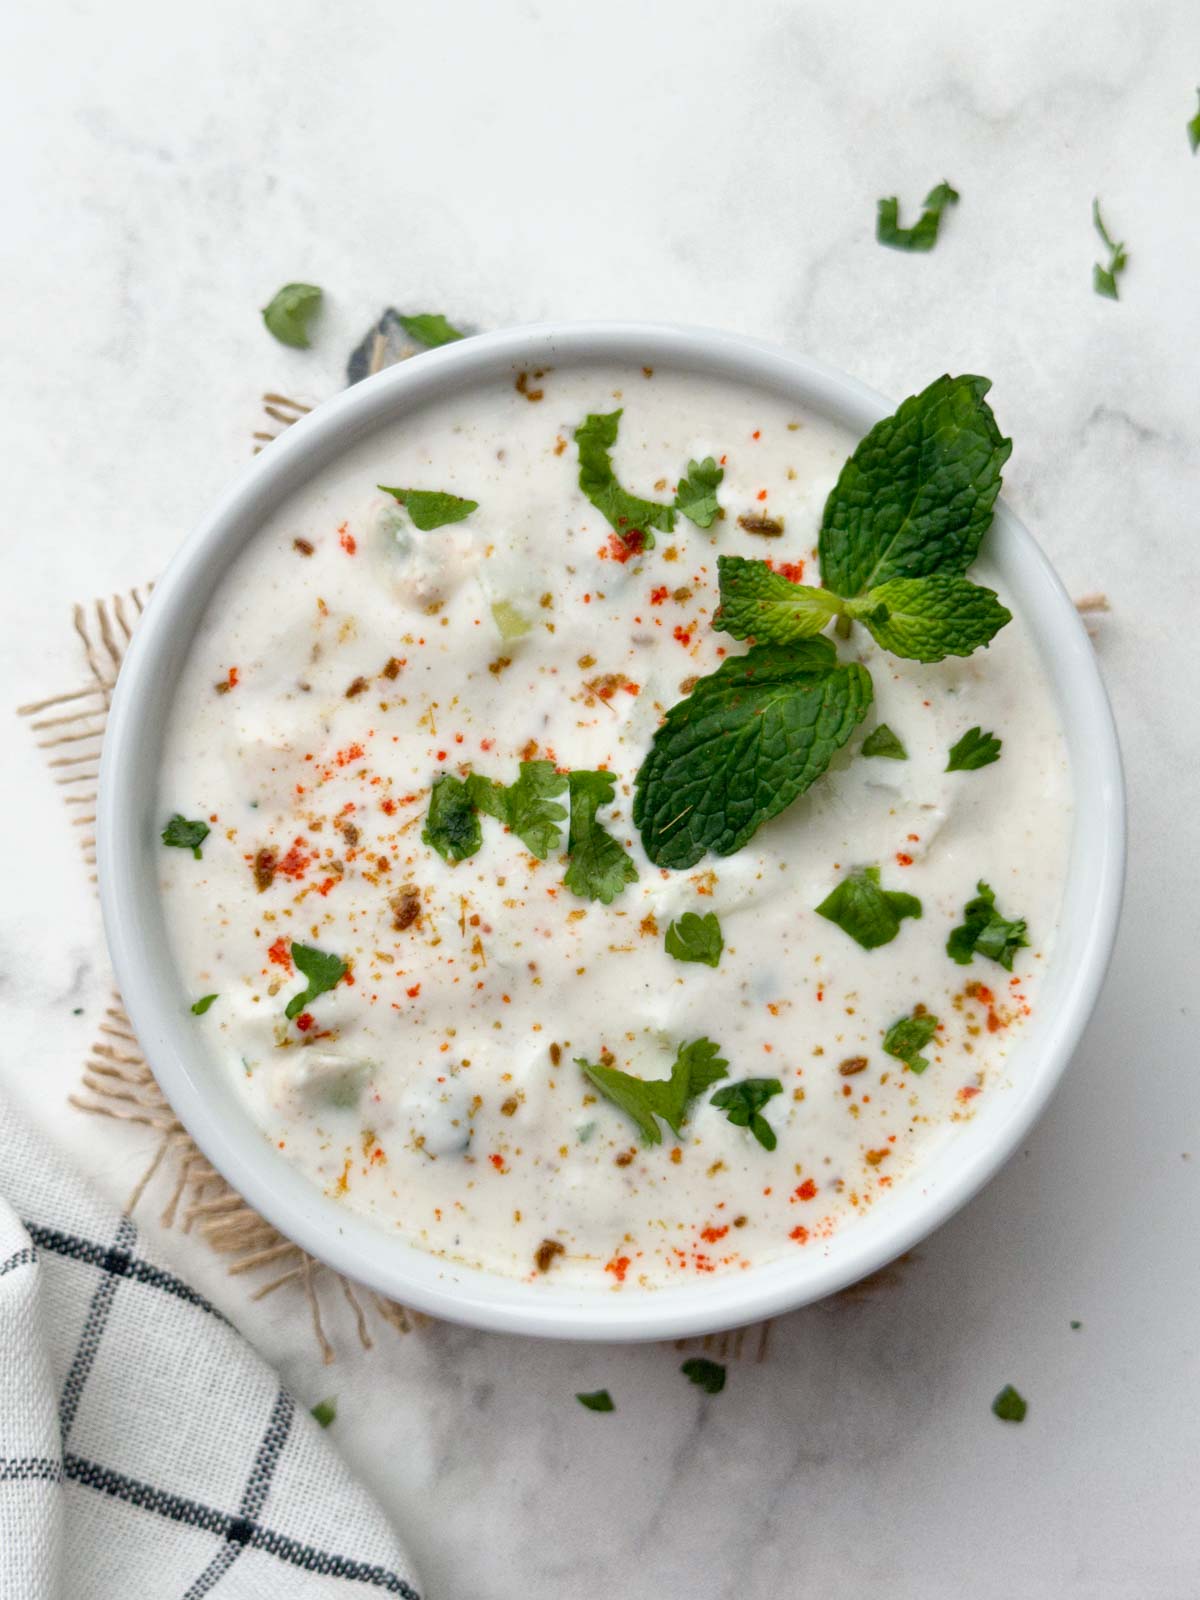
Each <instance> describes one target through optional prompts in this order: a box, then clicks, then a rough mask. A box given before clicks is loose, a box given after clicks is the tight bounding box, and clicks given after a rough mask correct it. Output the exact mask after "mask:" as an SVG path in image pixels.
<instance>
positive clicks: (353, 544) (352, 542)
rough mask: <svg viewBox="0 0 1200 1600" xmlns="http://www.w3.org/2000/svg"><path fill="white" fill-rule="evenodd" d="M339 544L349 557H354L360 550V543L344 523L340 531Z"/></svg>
mask: <svg viewBox="0 0 1200 1600" xmlns="http://www.w3.org/2000/svg"><path fill="white" fill-rule="evenodd" d="M338 543H339V544H340V545H341V547H342V549H343V550H344V551H345V552H346V554H347V555H348V556H352V555H353V554H354V552H355V551H356V550H357V549H358V541H357V540H356V539H355V537H354V535H353V534H352V533H351V532H350V529H349V526H348V525H347V524H346V523H344V522H343V523H342V525H341V527H340V528H339V529H338Z"/></svg>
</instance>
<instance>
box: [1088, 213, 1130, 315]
mask: <svg viewBox="0 0 1200 1600" xmlns="http://www.w3.org/2000/svg"><path fill="white" fill-rule="evenodd" d="M1092 222H1093V223H1094V225H1095V228H1096V232H1097V233H1098V234H1099V235H1100V237H1101V239H1102V240H1103V241H1104V247H1105V249H1106V250H1107V251H1108V266H1107V267H1102V266H1101V265H1100V263H1099V262H1098V261H1097V262H1096V264H1095V266H1094V267H1093V268H1092V288H1093V289H1094V290H1095V291H1096V293H1097V294H1099V295H1103V296H1104V298H1105V299H1106V300H1118V299H1120V296H1119V294H1118V293H1117V279H1118V277H1119V276H1120V275H1121V273H1122V272H1124V271H1125V268H1126V267H1127V266H1128V264H1129V253H1128V251H1127V250H1126V249H1125V246H1124V245H1123V244H1117V243H1116V242H1115V241H1114V240H1113V239H1111V238H1109V234H1108V229H1107V228H1106V227H1105V226H1104V219H1103V218H1102V217H1101V215H1100V202H1099V200H1093V201H1092Z"/></svg>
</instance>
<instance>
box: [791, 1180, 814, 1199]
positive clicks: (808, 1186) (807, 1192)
mask: <svg viewBox="0 0 1200 1600" xmlns="http://www.w3.org/2000/svg"><path fill="white" fill-rule="evenodd" d="M816 1198H817V1186H816V1184H815V1182H814V1181H813V1179H812V1178H805V1180H804V1182H803V1183H802V1184H801V1185H800V1187H799V1188H798V1189H797V1190H796V1192H795V1193H794V1194H793V1195H792V1199H793V1200H815V1199H816Z"/></svg>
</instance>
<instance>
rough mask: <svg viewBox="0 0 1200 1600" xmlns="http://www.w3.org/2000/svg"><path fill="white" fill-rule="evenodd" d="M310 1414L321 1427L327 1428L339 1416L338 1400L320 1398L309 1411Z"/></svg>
mask: <svg viewBox="0 0 1200 1600" xmlns="http://www.w3.org/2000/svg"><path fill="white" fill-rule="evenodd" d="M309 1416H310V1417H311V1418H312V1419H313V1421H314V1422H315V1423H316V1424H317V1426H318V1427H319V1428H327V1427H328V1426H329V1424H330V1423H331V1422H333V1421H335V1420H336V1418H337V1401H336V1400H318V1401H317V1403H316V1405H315V1406H314V1407H313V1408H312V1410H311V1411H310V1412H309Z"/></svg>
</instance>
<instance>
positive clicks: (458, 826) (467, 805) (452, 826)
mask: <svg viewBox="0 0 1200 1600" xmlns="http://www.w3.org/2000/svg"><path fill="white" fill-rule="evenodd" d="M421 838H422V839H423V840H424V841H425V843H426V844H427V845H429V846H430V848H431V849H433V850H436V851H437V853H438V855H440V856H441V858H442V860H443V861H448V862H449V864H450V865H451V866H452V867H453V866H456V865H457V864H458V862H460V861H465V860H466V859H467V857H468V856H473V855H474V854H475V852H476V850H478V849H479V846H480V845H481V844H482V843H483V830H482V829H481V828H480V826H479V818H478V817H477V816H476V815H475V804H474V801H473V800H472V797H471V792H470V790H469V789H468V787H467V785H466V784H465V783H464V782H463V781H462V779H461V778H456V777H455V775H454V774H453V773H452V772H443V773H441V774H440V775H439V776H438V777H436V778H435V779H434V781H433V788H432V789H431V790H430V791H429V815H428V816H427V817H426V818H425V826H424V827H423V828H422V829H421Z"/></svg>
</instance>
